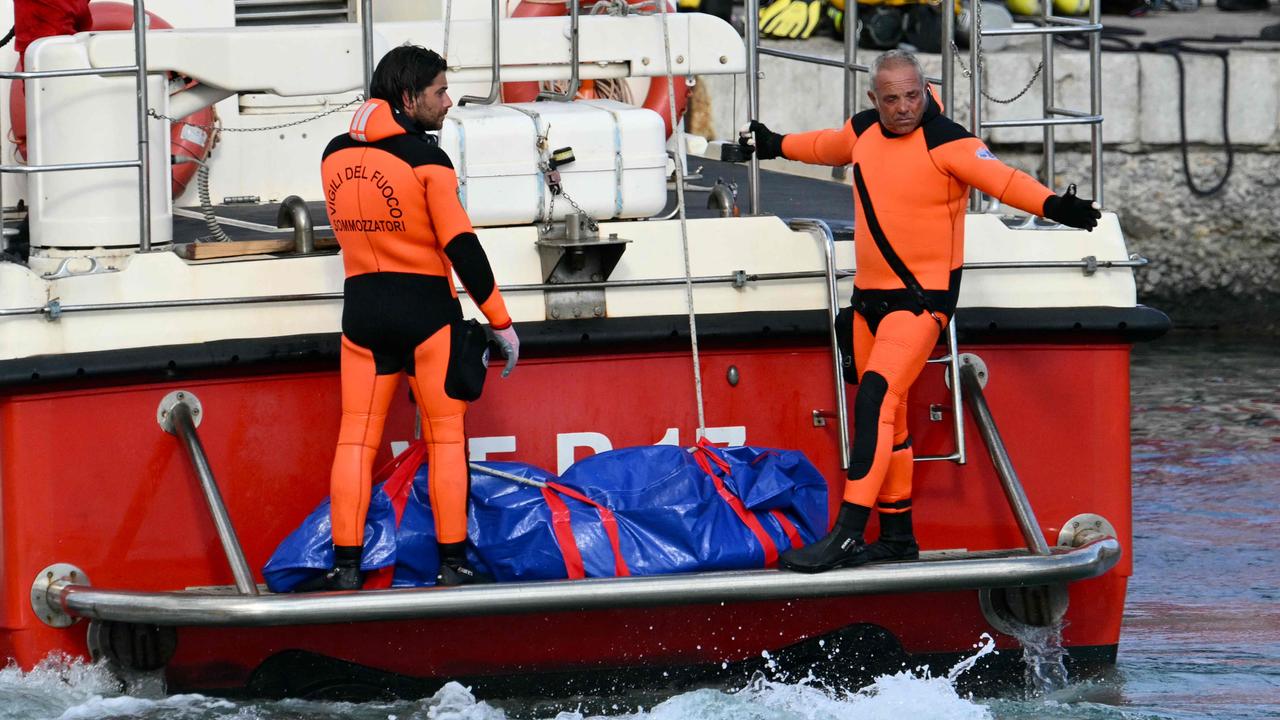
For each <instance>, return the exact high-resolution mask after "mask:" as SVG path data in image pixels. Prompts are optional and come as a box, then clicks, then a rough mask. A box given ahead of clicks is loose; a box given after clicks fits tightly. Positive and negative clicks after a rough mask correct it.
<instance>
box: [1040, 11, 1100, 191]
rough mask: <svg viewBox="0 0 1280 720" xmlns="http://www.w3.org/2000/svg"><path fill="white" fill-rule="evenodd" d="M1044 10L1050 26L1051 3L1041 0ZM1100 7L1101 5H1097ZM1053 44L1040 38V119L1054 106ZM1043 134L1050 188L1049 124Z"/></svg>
mask: <svg viewBox="0 0 1280 720" xmlns="http://www.w3.org/2000/svg"><path fill="white" fill-rule="evenodd" d="M1042 2H1043V4H1044V8H1043V10H1042V12H1043V15H1044V23H1045V25H1049V24H1051V20H1050V18H1052V17H1053V3H1052V2H1051V1H1050V0H1042ZM1098 4H1099V5H1101V3H1100V2H1099V3H1098ZM1053 43H1054V38H1053V36H1052V35H1041V36H1040V59H1041V61H1043V62H1044V69H1043V70H1042V71H1041V76H1040V87H1041V92H1040V99H1041V100H1042V101H1043V102H1042V104H1041V113H1040V117H1042V118H1048V117H1052V115H1050V114H1049V113H1050V109H1051V108H1053V106H1054V105H1055V104H1056V103H1055V102H1054V99H1053ZM1043 132H1044V184H1045V185H1048V186H1049V187H1050V188H1053V187H1054V176H1055V175H1057V157H1056V155H1057V153H1056V148H1055V147H1054V135H1053V133H1054V128H1053V125H1051V124H1046V125H1045V126H1044V128H1043Z"/></svg>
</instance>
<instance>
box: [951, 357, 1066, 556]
mask: <svg viewBox="0 0 1280 720" xmlns="http://www.w3.org/2000/svg"><path fill="white" fill-rule="evenodd" d="M960 385H961V387H962V388H963V390H964V397H965V399H966V400H968V401H969V409H970V410H972V411H973V419H974V421H975V422H976V423H977V425H978V433H979V434H980V435H982V440H983V442H985V443H986V446H987V452H988V453H990V455H991V464H992V465H994V466H995V469H996V475H997V476H999V478H1000V487H1001V488H1003V489H1004V494H1005V497H1006V498H1007V499H1008V501H1009V509H1010V510H1012V511H1013V516H1014V519H1015V520H1017V522H1018V529H1019V530H1021V531H1022V537H1023V539H1024V540H1026V542H1027V549H1029V550H1030V551H1031V552H1032V553H1034V554H1036V555H1048V554H1049V543H1048V542H1047V541H1045V539H1044V533H1042V532H1041V531H1040V523H1039V522H1038V521H1037V520H1036V514H1035V511H1034V510H1033V509H1032V508H1031V501H1030V500H1029V499H1028V498H1027V493H1026V491H1025V490H1024V489H1023V488H1022V483H1021V482H1019V481H1018V473H1017V472H1016V471H1014V469H1013V461H1012V460H1010V459H1009V453H1008V451H1006V450H1005V448H1004V441H1003V440H1002V439H1001V438H1000V431H999V430H998V429H997V428H996V421H995V418H994V417H993V416H992V415H991V408H990V407H988V406H987V399H986V397H985V396H984V395H983V394H982V384H981V383H980V382H979V381H978V374H977V371H976V370H974V367H973V366H972V365H965V366H964V367H962V368H960Z"/></svg>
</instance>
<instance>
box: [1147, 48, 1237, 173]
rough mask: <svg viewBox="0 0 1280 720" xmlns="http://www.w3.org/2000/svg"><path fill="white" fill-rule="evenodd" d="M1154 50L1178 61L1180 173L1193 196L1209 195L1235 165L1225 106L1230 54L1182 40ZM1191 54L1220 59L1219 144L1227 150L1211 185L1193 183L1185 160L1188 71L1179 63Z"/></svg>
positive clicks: (1187, 149)
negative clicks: (1201, 185) (1220, 122)
mask: <svg viewBox="0 0 1280 720" xmlns="http://www.w3.org/2000/svg"><path fill="white" fill-rule="evenodd" d="M1155 52H1159V53H1163V54H1165V55H1168V56H1169V57H1172V58H1173V60H1174V62H1176V63H1177V64H1178V133H1179V136H1180V137H1179V149H1180V150H1181V151H1182V174H1183V176H1185V177H1186V179H1187V188H1188V189H1190V190H1191V194H1192V195H1195V196H1196V197H1209V196H1210V195H1214V194H1216V193H1217V192H1218V191H1219V190H1221V189H1222V188H1223V186H1224V185H1226V184H1227V180H1228V179H1229V178H1230V177H1231V169H1232V167H1233V166H1234V165H1235V148H1234V147H1233V146H1232V145H1231V135H1230V133H1229V132H1228V129H1227V126H1228V118H1229V111H1228V105H1229V104H1230V100H1231V95H1230V93H1231V65H1230V63H1229V62H1228V59H1227V56H1228V55H1229V54H1230V53H1229V52H1228V51H1226V50H1204V49H1199V48H1191V47H1187V46H1185V45H1182V44H1181V40H1173V41H1169V44H1168V45H1165V43H1159V44H1158V46H1157V48H1156V49H1155ZM1184 52H1185V53H1193V54H1198V55H1216V56H1217V57H1218V59H1219V60H1221V61H1222V145H1223V148H1224V149H1225V150H1226V153H1227V167H1226V168H1225V169H1224V170H1223V171H1222V177H1221V178H1220V179H1219V180H1218V182H1217V183H1215V184H1214V185H1213V187H1210V188H1208V189H1207V190H1206V189H1205V188H1202V187H1200V186H1197V185H1196V182H1195V180H1194V179H1192V177H1191V162H1190V160H1189V159H1188V155H1189V152H1190V149H1189V147H1188V145H1187V78H1186V75H1187V72H1186V68H1184V67H1183V65H1182V53H1184Z"/></svg>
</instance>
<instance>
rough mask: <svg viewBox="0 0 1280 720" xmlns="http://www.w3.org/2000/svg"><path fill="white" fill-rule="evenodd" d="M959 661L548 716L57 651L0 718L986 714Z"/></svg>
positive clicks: (446, 695)
mask: <svg viewBox="0 0 1280 720" xmlns="http://www.w3.org/2000/svg"><path fill="white" fill-rule="evenodd" d="M974 647H975V648H976V651H975V652H974V654H973V655H971V656H969V657H967V658H965V659H964V660H962V661H961V662H960V663H958V664H956V666H955V667H953V668H951V670H950V671H949V672H947V674H946V675H945V676H943V677H933V676H932V675H931V674H930V673H929V671H928V669H927V668H923V667H922V668H918V669H916V670H914V671H913V670H903V671H902V672H899V673H896V674H893V675H884V676H881V677H879V678H877V679H876V680H875V682H873V683H872V684H871V685H868V686H866V687H864V688H861V689H858V690H853V691H849V690H841V689H838V688H832V687H827V686H824V685H822V684H820V683H818V682H816V681H815V680H814V679H813V678H812V677H810V678H806V679H804V680H801V681H799V682H784V681H779V680H775V679H770V678H768V677H767V676H766V675H764V674H763V673H759V674H757V675H756V676H755V677H753V678H752V679H751V681H750V682H749V683H748V684H747V686H746V687H744V688H742V689H740V690H736V691H732V690H729V691H727V690H717V689H703V690H694V691H692V692H686V693H682V694H680V695H676V696H675V697H672V698H669V699H667V700H665V701H662V702H659V703H657V704H655V705H653V706H652V707H650V708H648V709H645V708H643V707H639V708H637V707H635V706H634V705H629V704H627V703H626V701H622V700H619V702H618V703H616V704H614V706H613V709H614V712H611V713H609V715H607V716H600V715H584V714H583V713H582V712H579V711H561V712H559V713H557V714H555V715H551V714H548V713H546V712H543V713H536V711H534V713H531V712H530V708H528V707H522V706H521V705H520V702H519V701H501V702H499V701H494V702H492V703H491V702H487V701H484V700H480V699H477V698H476V697H475V695H473V694H472V693H471V691H470V690H469V689H468V688H466V687H464V686H462V685H460V684H458V683H456V682H450V683H447V684H445V685H444V687H442V688H441V689H440V690H439V691H437V692H436V693H435V694H434V695H432V696H431V697H429V698H424V699H420V700H404V701H396V702H369V703H355V704H353V703H340V702H312V701H304V700H284V701H277V702H267V701H246V702H240V701H231V700H226V699H221V698H210V697H206V696H203V695H194V694H193V695H171V696H167V697H166V696H155V697H140V696H136V695H130V694H126V693H127V692H131V691H132V690H133V688H132V687H130V688H126V686H125V685H123V684H122V683H121V682H120V681H119V680H117V679H116V678H115V677H114V676H113V675H112V674H111V672H110V671H109V670H108V669H107V668H106V667H105V666H103V665H101V664H87V663H84V662H81V661H78V660H73V659H71V658H68V657H65V656H59V657H53V658H50V659H48V660H46V661H44V662H42V663H40V665H39V666H38V667H36V668H35V669H33V670H31V671H30V672H23V671H22V670H21V669H19V668H17V667H16V666H9V667H7V668H4V669H3V670H0V697H3V698H5V700H6V702H5V703H0V720H19V719H21V720H46V719H47V720H104V719H107V718H134V719H138V718H141V719H148V720H150V719H154V720H161V719H164V720H170V719H173V718H180V719H181V720H211V719H213V718H219V719H221V718H226V719H227V720H297V719H300V718H307V719H308V720H328V719H329V718H332V719H334V720H337V719H338V718H351V719H353V720H508V719H509V718H513V717H518V718H535V717H537V718H544V719H545V720H552V719H554V720H600V719H601V718H603V717H611V718H621V719H623V720H684V719H686V718H700V719H703V720H793V719H794V720H836V718H848V717H857V718H859V719H860V720H861V719H865V720H898V719H899V718H902V717H904V716H906V715H907V714H908V713H909V714H910V716H911V717H912V720H990V719H991V718H992V717H993V716H992V714H991V712H990V710H989V709H988V708H987V707H985V706H983V705H981V704H979V703H977V702H975V701H974V700H973V699H972V698H965V697H961V695H960V694H959V693H958V692H957V690H956V687H955V681H956V680H957V679H958V678H959V677H960V676H962V675H963V674H964V673H965V672H967V671H969V670H970V669H971V668H973V667H974V666H975V665H976V664H977V663H978V662H979V661H980V660H981V659H982V658H983V657H985V656H987V655H988V654H990V653H992V652H994V651H995V641H994V640H992V639H991V637H990V636H988V635H983V637H982V639H981V641H980V642H979V643H977V644H975V646H974Z"/></svg>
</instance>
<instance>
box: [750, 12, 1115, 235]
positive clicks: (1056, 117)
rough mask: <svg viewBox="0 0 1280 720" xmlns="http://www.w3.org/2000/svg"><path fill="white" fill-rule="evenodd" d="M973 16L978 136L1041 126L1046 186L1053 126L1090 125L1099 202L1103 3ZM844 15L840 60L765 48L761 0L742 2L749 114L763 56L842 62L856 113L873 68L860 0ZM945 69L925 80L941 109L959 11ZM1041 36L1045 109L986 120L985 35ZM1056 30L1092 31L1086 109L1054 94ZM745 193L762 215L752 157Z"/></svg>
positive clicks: (979, 206)
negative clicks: (1085, 10) (1062, 13)
mask: <svg viewBox="0 0 1280 720" xmlns="http://www.w3.org/2000/svg"><path fill="white" fill-rule="evenodd" d="M970 5H971V8H972V10H971V15H972V19H971V21H970V23H971V30H970V33H969V108H970V115H969V128H970V131H971V132H973V134H974V135H976V136H978V137H981V136H982V131H983V130H990V129H994V128H1009V127H1042V128H1044V141H1043V148H1044V165H1043V166H1044V176H1043V180H1044V182H1045V185H1048V186H1049V187H1053V185H1054V175H1055V174H1056V163H1055V150H1056V148H1055V137H1054V128H1056V127H1058V126H1062V125H1089V126H1090V130H1091V132H1090V141H1089V142H1090V158H1091V164H1092V186H1093V199H1094V200H1096V201H1098V203H1102V83H1101V80H1102V54H1101V53H1102V45H1101V38H1102V22H1101V14H1100V13H1101V7H1100V4H1099V3H1096V2H1095V3H1091V4H1090V8H1089V19H1088V20H1083V19H1076V18H1066V17H1057V16H1055V15H1054V14H1053V3H1050V2H1045V3H1043V5H1044V10H1043V15H1042V23H1043V24H1041V25H1036V26H1033V27H1019V28H1012V27H1010V28H992V29H986V28H983V27H982V26H981V11H980V9H979V8H980V6H981V3H980V2H975V1H974V0H970ZM845 7H846V11H845V12H846V16H845V19H844V59H843V61H841V60H836V59H832V58H827V57H821V56H818V55H808V54H805V53H798V52H792V51H789V50H778V49H776V48H762V47H760V23H759V11H760V1H759V0H746V7H745V8H744V12H745V17H744V19H745V20H746V42H747V114H748V116H749V118H751V119H758V118H759V117H760V87H759V85H760V71H759V65H760V57H759V56H760V55H768V56H771V57H778V58H783V59H786V60H795V61H798V62H804V63H809V64H813V65H822V66H826V67H838V68H843V69H844V71H845V77H844V83H843V86H844V116H845V117H850V116H852V115H853V110H854V106H855V103H856V100H857V93H858V75H857V74H858V73H860V72H861V73H868V72H870V68H869V66H867V65H865V64H862V63H859V62H857V58H858V55H857V37H856V26H857V22H858V14H857V13H858V11H857V3H846V5H845ZM941 28H942V29H941V46H942V54H943V61H942V75H941V76H940V77H933V76H928V77H926V80H927V81H928V82H930V83H933V84H936V85H938V86H939V89H940V97H941V100H942V106H943V108H945V109H947V110H948V111H949V110H950V108H952V107H953V104H952V100H953V96H954V91H955V87H954V86H955V72H954V67H953V64H952V58H951V54H952V52H954V51H953V50H952V47H953V41H954V39H955V14H954V13H951V12H943V13H942V24H941ZM1036 35H1038V36H1040V37H1041V56H1042V57H1041V59H1042V61H1043V70H1042V79H1041V83H1042V85H1041V87H1042V93H1041V94H1042V103H1041V105H1042V114H1041V117H1038V118H1026V119H1014V120H983V119H982V97H983V91H982V81H983V72H982V70H983V62H982V60H983V56H982V38H985V37H1010V36H1036ZM1058 35H1088V36H1089V109H1088V111H1081V110H1072V109H1070V108H1062V107H1058V105H1057V103H1056V102H1055V99H1054V87H1053V80H1054V76H1053V64H1054V63H1053V60H1054V38H1055V37H1056V36H1058ZM833 175H834V176H835V177H837V178H843V177H844V169H843V168H836V169H835V170H834V171H833ZM748 181H749V182H748V198H749V201H750V202H749V210H750V212H751V214H753V215H758V214H759V213H760V212H761V208H760V161H759V159H758V158H756V157H754V156H753V157H752V158H751V163H750V170H749V173H748ZM969 209H970V211H971V212H980V211H982V210H983V203H982V199H981V193H980V192H978V191H976V190H975V191H974V192H973V193H972V194H971V197H970V204H969Z"/></svg>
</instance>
